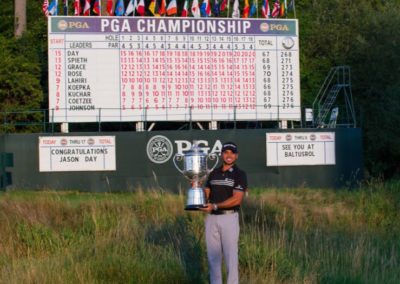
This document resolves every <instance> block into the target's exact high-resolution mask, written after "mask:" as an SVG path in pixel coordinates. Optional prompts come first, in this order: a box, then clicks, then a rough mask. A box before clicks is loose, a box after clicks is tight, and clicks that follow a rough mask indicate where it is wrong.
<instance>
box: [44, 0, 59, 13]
mask: <svg viewBox="0 0 400 284" xmlns="http://www.w3.org/2000/svg"><path fill="white" fill-rule="evenodd" d="M47 10H48V11H49V14H50V15H52V16H57V14H58V13H57V12H58V0H53V1H51V3H50V5H49V7H48V8H47Z"/></svg>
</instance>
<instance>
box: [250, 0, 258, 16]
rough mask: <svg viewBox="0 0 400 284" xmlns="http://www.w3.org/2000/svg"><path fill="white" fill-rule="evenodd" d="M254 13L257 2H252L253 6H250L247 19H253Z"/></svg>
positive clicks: (255, 0)
mask: <svg viewBox="0 0 400 284" xmlns="http://www.w3.org/2000/svg"><path fill="white" fill-rule="evenodd" d="M256 13H257V0H254V1H253V4H251V7H250V15H249V17H253V16H254V15H255V14H256Z"/></svg>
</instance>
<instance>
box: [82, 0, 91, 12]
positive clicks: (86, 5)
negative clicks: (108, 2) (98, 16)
mask: <svg viewBox="0 0 400 284" xmlns="http://www.w3.org/2000/svg"><path fill="white" fill-rule="evenodd" d="M83 15H84V16H90V0H85V7H83Z"/></svg>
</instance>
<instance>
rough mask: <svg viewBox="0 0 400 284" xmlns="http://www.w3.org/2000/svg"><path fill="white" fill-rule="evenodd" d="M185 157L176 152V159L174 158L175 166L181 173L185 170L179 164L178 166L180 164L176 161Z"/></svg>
mask: <svg viewBox="0 0 400 284" xmlns="http://www.w3.org/2000/svg"><path fill="white" fill-rule="evenodd" d="M183 157H184V155H182V154H175V156H174V159H173V162H174V165H175V168H176V169H177V170H178V171H179V172H180V173H181V174H183V170H181V169H180V168H179V166H178V164H177V163H176V161H182V160H183Z"/></svg>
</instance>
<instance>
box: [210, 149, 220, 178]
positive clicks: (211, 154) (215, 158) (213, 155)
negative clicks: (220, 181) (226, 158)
mask: <svg viewBox="0 0 400 284" xmlns="http://www.w3.org/2000/svg"><path fill="white" fill-rule="evenodd" d="M208 158H209V159H210V160H215V164H214V166H213V167H212V168H211V169H210V170H209V171H208V172H209V173H210V172H211V171H212V170H214V169H215V167H216V166H217V165H218V161H219V158H218V155H217V154H215V153H210V154H208Z"/></svg>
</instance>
